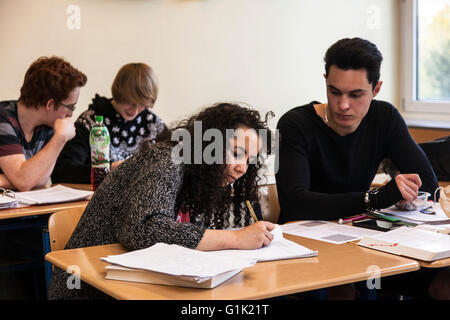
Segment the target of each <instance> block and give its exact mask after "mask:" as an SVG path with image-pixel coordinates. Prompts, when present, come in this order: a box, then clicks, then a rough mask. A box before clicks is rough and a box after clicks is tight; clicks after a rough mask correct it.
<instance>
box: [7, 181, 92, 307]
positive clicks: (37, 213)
mask: <svg viewBox="0 0 450 320" xmlns="http://www.w3.org/2000/svg"><path fill="white" fill-rule="evenodd" d="M64 185H66V186H68V187H72V188H78V189H84V190H89V189H88V188H89V185H75V184H64ZM88 202H89V201H88V200H81V201H73V202H64V203H53V204H45V205H31V206H27V207H22V208H7V209H0V231H7V230H19V229H31V228H39V229H41V230H42V231H43V232H42V246H43V252H42V255H41V256H40V257H39V258H35V259H31V260H30V259H27V260H23V261H10V262H8V263H3V264H2V265H1V266H0V272H13V271H16V270H37V269H41V268H42V263H43V257H44V255H45V253H47V252H49V251H50V250H49V247H50V243H49V239H48V232H47V230H46V229H47V227H48V218H49V216H50V214H52V213H54V212H56V211H61V210H66V209H73V208H80V207H81V208H84V207H86V205H87V203H88ZM45 267H46V270H45V272H47V270H48V269H49V268H50V266H49V265H48V264H47V265H46V266H45ZM47 277H48V276H47ZM37 298H40V297H37Z"/></svg>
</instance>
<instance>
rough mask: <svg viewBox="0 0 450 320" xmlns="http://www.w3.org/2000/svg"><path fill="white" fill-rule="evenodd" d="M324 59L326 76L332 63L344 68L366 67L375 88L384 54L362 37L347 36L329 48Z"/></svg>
mask: <svg viewBox="0 0 450 320" xmlns="http://www.w3.org/2000/svg"><path fill="white" fill-rule="evenodd" d="M324 61H325V73H326V77H328V74H329V71H330V67H331V66H332V65H335V66H336V67H338V68H339V69H343V70H349V69H352V70H359V69H366V70H367V80H369V83H371V84H372V88H375V85H376V84H377V83H378V80H379V79H380V67H381V61H383V55H382V54H381V52H380V51H379V50H378V48H377V46H376V45H375V44H373V43H372V42H370V41H367V40H364V39H361V38H352V39H349V38H345V39H341V40H339V41H338V42H336V43H335V44H333V45H332V46H331V47H329V48H328V50H327V53H326V54H325V58H324Z"/></svg>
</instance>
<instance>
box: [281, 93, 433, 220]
mask: <svg viewBox="0 0 450 320" xmlns="http://www.w3.org/2000/svg"><path fill="white" fill-rule="evenodd" d="M315 104H319V102H316V101H314V102H311V103H309V104H307V105H305V106H301V107H296V108H294V109H292V110H290V111H288V112H287V113H286V114H284V115H283V116H282V117H281V119H280V120H279V122H278V125H277V128H278V129H279V132H280V136H281V139H280V150H279V155H278V156H277V158H276V165H277V166H278V168H279V169H278V172H277V174H276V182H277V190H278V197H279V201H280V208H281V212H280V223H284V222H287V221H293V220H304V219H323V220H333V219H338V218H342V217H346V216H350V215H354V214H358V213H362V212H364V211H365V210H366V204H365V203H364V194H365V192H366V191H367V190H369V188H370V184H371V181H372V180H373V178H374V176H375V174H376V171H377V169H378V166H379V164H380V162H381V160H382V159H384V158H389V159H391V160H392V161H393V163H394V164H395V165H396V166H397V167H398V169H399V170H400V172H401V173H417V174H419V176H420V178H421V180H422V187H421V188H420V190H423V191H428V192H430V193H431V194H432V193H433V192H434V190H435V189H436V188H437V179H436V175H435V174H434V172H433V169H432V167H431V165H430V162H429V161H428V159H427V157H426V155H425V154H424V152H423V151H422V150H421V149H420V147H419V146H418V145H417V144H416V143H415V142H414V141H413V139H412V138H411V136H410V134H409V131H408V129H407V127H406V124H405V122H404V120H403V119H402V117H401V115H400V114H399V112H398V111H397V110H396V109H395V107H393V106H392V105H391V104H389V103H387V102H383V101H378V100H373V101H372V103H371V105H370V109H369V112H368V113H367V115H366V116H365V117H364V118H363V120H362V121H361V123H360V125H359V127H358V128H357V130H356V131H355V132H353V133H351V134H349V135H347V136H340V135H338V134H337V133H336V132H334V131H333V130H332V129H331V128H330V127H328V126H327V125H326V124H325V123H324V122H323V120H322V119H321V118H320V117H319V116H318V115H317V113H316V112H315V109H314V105H315ZM401 199H402V196H401V193H400V191H399V190H398V188H397V186H396V184H395V180H394V179H393V180H392V181H391V182H390V183H388V184H387V185H386V186H384V187H382V188H381V189H380V193H379V195H378V196H377V197H376V199H371V201H372V202H376V203H377V206H378V207H380V208H381V207H382V208H385V207H388V206H390V205H393V204H394V203H395V202H397V201H399V200H401Z"/></svg>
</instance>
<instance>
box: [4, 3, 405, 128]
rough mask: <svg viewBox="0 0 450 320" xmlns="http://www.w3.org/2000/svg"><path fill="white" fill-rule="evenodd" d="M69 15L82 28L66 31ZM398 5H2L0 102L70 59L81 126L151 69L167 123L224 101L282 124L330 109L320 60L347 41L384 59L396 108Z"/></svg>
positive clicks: (387, 92)
mask: <svg viewBox="0 0 450 320" xmlns="http://www.w3.org/2000/svg"><path fill="white" fill-rule="evenodd" d="M69 5H77V6H78V7H79V8H80V10H81V11H80V18H81V20H80V21H81V28H80V29H72V30H71V29H68V27H67V20H68V19H70V18H71V14H69V13H67V12H66V10H67V8H68V6H69ZM398 8H399V7H398V1H397V0H89V1H88V0H71V1H66V0H40V1H34V0H14V1H13V0H0V41H1V50H0V75H1V78H0V79H1V80H0V100H6V99H16V98H17V97H18V95H19V89H20V86H21V84H22V81H23V76H24V73H25V71H26V69H27V68H28V66H29V65H30V64H31V62H33V61H34V60H35V59H36V58H37V57H39V56H42V55H58V56H63V57H65V58H66V59H67V60H68V61H70V62H71V63H72V64H73V65H74V66H76V67H78V68H79V69H80V70H82V71H83V72H85V73H86V75H87V76H88V83H87V86H86V87H85V88H84V89H83V90H82V91H81V95H80V99H79V104H78V106H77V108H78V109H77V111H76V113H75V116H78V114H79V113H80V112H81V111H82V110H84V109H86V108H87V105H88V104H89V102H90V100H91V99H92V97H93V95H94V93H100V94H102V95H107V96H109V95H110V86H111V82H112V80H113V77H114V75H115V73H116V72H117V70H118V69H119V68H120V66H122V65H123V64H125V63H128V62H139V61H142V62H146V63H148V64H149V65H151V66H152V67H153V68H154V69H155V71H156V73H157V75H158V77H159V80H160V95H159V98H158V101H157V103H156V105H155V112H156V113H157V114H159V115H160V116H161V117H162V118H163V119H164V120H165V121H166V122H167V123H171V122H172V121H174V120H177V119H181V118H183V117H185V116H187V115H189V114H191V113H193V112H195V111H197V110H198V109H199V108H201V107H204V106H207V105H209V104H211V103H214V102H217V101H242V102H247V103H249V104H251V105H252V106H254V107H255V108H257V109H258V110H260V111H262V112H265V111H267V110H273V111H274V112H275V113H276V118H275V119H274V120H273V121H272V123H271V126H273V127H274V126H275V124H276V121H277V119H278V118H279V117H280V116H281V115H282V114H283V113H284V112H286V111H287V110H289V109H290V108H292V107H294V106H297V105H301V104H305V103H307V102H310V101H312V100H319V101H324V100H325V97H326V96H325V86H324V79H323V77H322V74H323V73H324V67H323V56H324V53H325V51H326V49H327V48H328V47H329V46H330V45H331V44H332V43H334V42H335V41H337V40H338V39H340V38H343V37H354V36H359V37H363V38H367V39H369V40H371V41H373V42H375V43H376V44H377V45H378V47H379V49H380V50H381V51H382V53H383V55H384V62H383V65H382V80H383V81H384V85H383V88H382V92H381V94H380V95H379V98H380V99H385V100H388V101H391V102H393V103H394V104H398V102H399V99H400V98H399V97H400V95H399V92H398V91H399V77H398V71H399V69H398V64H399V55H398V50H399V46H398V42H399V22H398V20H399V12H398Z"/></svg>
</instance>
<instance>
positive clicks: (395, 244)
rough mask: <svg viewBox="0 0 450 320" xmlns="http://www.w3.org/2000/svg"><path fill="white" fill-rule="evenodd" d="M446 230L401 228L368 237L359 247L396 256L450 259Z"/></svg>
mask: <svg viewBox="0 0 450 320" xmlns="http://www.w3.org/2000/svg"><path fill="white" fill-rule="evenodd" d="M443 231H445V229H444V228H442V230H440V228H430V227H428V226H425V225H421V226H419V227H415V228H412V227H400V228H397V229H394V230H391V231H388V232H384V233H379V234H375V235H372V236H366V237H363V238H362V239H361V241H359V242H358V245H360V246H362V247H366V248H371V249H375V250H379V251H384V252H389V253H393V254H396V255H401V256H405V257H410V258H414V259H419V260H423V261H434V260H439V259H444V258H448V257H450V236H449V235H448V234H445V233H444V232H443Z"/></svg>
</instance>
